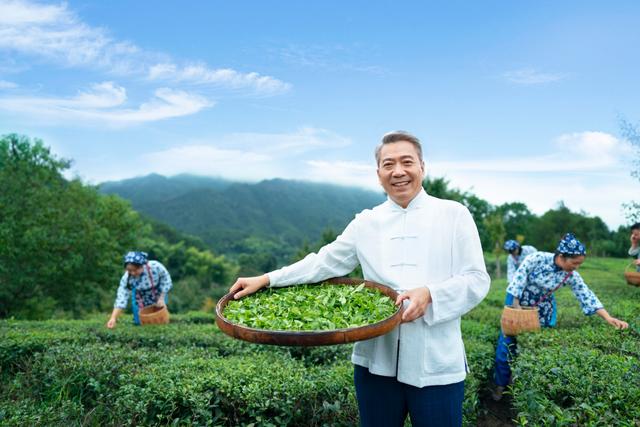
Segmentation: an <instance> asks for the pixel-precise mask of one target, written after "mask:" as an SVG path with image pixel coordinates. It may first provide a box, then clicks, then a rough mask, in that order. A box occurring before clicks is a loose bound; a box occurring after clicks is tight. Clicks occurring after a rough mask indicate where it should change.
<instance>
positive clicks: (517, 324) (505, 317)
mask: <svg viewBox="0 0 640 427" xmlns="http://www.w3.org/2000/svg"><path fill="white" fill-rule="evenodd" d="M500 326H502V333H503V334H504V335H506V336H511V337H513V336H516V335H519V334H521V333H523V332H537V331H539V330H540V319H539V318H538V307H518V308H514V307H511V306H509V305H505V306H504V310H502V318H501V319H500Z"/></svg>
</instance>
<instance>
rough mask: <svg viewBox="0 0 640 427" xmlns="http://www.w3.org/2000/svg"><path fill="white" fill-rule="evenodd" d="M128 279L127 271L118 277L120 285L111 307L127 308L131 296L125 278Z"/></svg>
mask: <svg viewBox="0 0 640 427" xmlns="http://www.w3.org/2000/svg"><path fill="white" fill-rule="evenodd" d="M128 279H129V273H124V274H123V275H122V278H121V279H120V286H118V292H117V294H116V301H115V303H114V304H113V308H121V309H123V310H124V309H125V308H127V303H128V302H129V298H130V297H131V291H130V290H129V289H128V288H127V280H128Z"/></svg>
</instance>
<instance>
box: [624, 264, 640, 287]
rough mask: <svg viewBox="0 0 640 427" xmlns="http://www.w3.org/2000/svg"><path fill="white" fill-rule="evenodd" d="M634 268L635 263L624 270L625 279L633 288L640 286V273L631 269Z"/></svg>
mask: <svg viewBox="0 0 640 427" xmlns="http://www.w3.org/2000/svg"><path fill="white" fill-rule="evenodd" d="M631 266H633V267H635V263H634V262H632V263H631V264H629V265H627V268H625V269H624V278H625V279H626V281H627V283H628V284H630V285H632V286H640V272H638V271H635V269H634V270H630V269H629V268H630V267H631Z"/></svg>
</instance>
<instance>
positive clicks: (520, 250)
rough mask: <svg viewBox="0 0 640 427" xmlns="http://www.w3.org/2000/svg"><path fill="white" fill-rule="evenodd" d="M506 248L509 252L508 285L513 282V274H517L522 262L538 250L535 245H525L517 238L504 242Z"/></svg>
mask: <svg viewBox="0 0 640 427" xmlns="http://www.w3.org/2000/svg"><path fill="white" fill-rule="evenodd" d="M503 248H504V250H505V251H507V252H508V253H509V256H508V257H507V285H509V283H511V279H513V275H514V274H516V270H517V269H518V267H520V264H522V261H524V259H525V258H526V257H527V255H530V254H532V253H534V252H538V250H537V249H536V248H534V247H533V246H528V245H524V246H521V245H520V243H518V242H517V241H516V240H507V241H506V242H504V246H503Z"/></svg>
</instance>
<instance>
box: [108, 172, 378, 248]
mask: <svg viewBox="0 0 640 427" xmlns="http://www.w3.org/2000/svg"><path fill="white" fill-rule="evenodd" d="M100 190H101V191H102V192H103V193H107V194H117V195H119V196H121V197H123V198H125V199H128V200H130V201H131V203H132V206H133V207H134V208H135V209H136V210H138V211H139V212H141V213H143V214H145V215H148V216H150V217H151V218H154V219H156V220H158V221H160V222H163V223H166V224H168V225H170V226H172V227H174V228H176V229H177V230H179V231H182V232H185V233H188V234H191V235H194V236H196V237H199V238H201V239H202V240H203V241H204V242H205V243H206V244H207V245H208V246H210V247H211V249H213V250H214V251H215V252H217V253H224V254H228V255H232V256H233V255H235V254H240V253H247V252H251V251H252V247H253V246H255V245H256V244H258V245H261V246H262V248H263V249H264V247H265V245H266V246H268V247H271V248H273V251H274V252H277V254H276V256H277V258H278V259H280V260H282V259H283V257H285V258H286V257H287V256H290V255H291V254H293V253H294V252H295V251H296V250H297V248H299V247H300V246H301V245H302V244H303V243H304V242H305V241H306V242H316V241H318V240H319V239H320V236H321V234H322V232H323V231H324V230H326V229H332V230H334V231H335V232H337V233H339V232H340V231H342V229H343V228H344V227H345V226H346V225H347V224H348V223H349V221H351V220H352V219H353V217H354V215H355V214H356V213H358V212H360V211H362V210H363V209H366V208H371V207H373V206H375V205H377V204H379V203H381V202H382V201H384V200H385V197H384V195H383V193H382V192H381V193H375V192H372V191H366V190H362V189H358V188H351V187H341V186H337V185H331V184H318V183H311V182H305V181H292V180H283V179H272V180H266V181H261V182H259V183H255V184H249V183H240V182H231V181H225V180H222V179H218V178H208V177H201V176H192V175H179V176H175V177H164V176H161V175H156V174H153V175H148V176H145V177H140V178H132V179H127V180H124V181H117V182H107V183H104V184H101V185H100Z"/></svg>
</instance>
